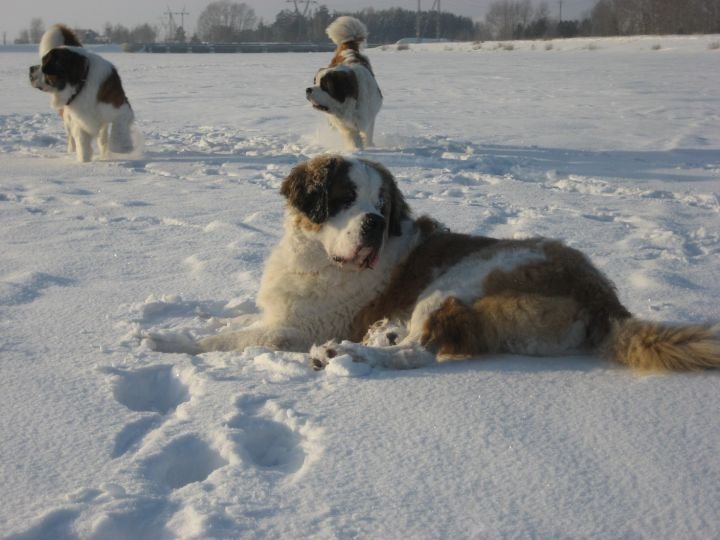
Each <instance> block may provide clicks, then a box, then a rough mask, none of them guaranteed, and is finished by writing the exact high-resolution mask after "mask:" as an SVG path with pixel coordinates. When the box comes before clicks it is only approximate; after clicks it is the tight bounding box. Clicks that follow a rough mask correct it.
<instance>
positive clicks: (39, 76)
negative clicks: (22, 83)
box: [29, 66, 43, 88]
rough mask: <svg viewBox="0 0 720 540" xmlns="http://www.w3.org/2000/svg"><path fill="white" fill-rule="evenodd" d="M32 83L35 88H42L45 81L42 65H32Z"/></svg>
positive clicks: (30, 74)
mask: <svg viewBox="0 0 720 540" xmlns="http://www.w3.org/2000/svg"><path fill="white" fill-rule="evenodd" d="M29 76H30V85H31V86H33V87H34V88H40V86H41V85H42V82H43V73H42V68H41V67H40V66H30V73H29Z"/></svg>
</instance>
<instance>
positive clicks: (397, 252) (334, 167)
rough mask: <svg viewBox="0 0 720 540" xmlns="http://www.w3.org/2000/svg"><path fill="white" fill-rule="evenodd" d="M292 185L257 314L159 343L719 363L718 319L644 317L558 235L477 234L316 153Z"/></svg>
mask: <svg viewBox="0 0 720 540" xmlns="http://www.w3.org/2000/svg"><path fill="white" fill-rule="evenodd" d="M281 191H282V194H283V195H284V196H285V197H286V199H287V208H286V214H285V232H284V235H283V237H282V239H281V240H280V243H279V244H278V245H277V246H276V247H275V248H274V249H273V251H272V253H271V255H270V258H269V259H268V261H267V263H266V266H265V270H264V273H263V277H262V281H261V283H260V290H259V293H258V306H259V307H260V309H261V316H260V320H259V321H257V322H255V323H254V324H253V325H251V326H249V327H247V328H246V329H244V330H241V331H239V332H228V333H220V334H218V335H215V336H210V337H206V338H204V339H202V340H200V341H199V342H197V343H191V344H188V343H181V342H174V341H173V340H171V339H168V338H163V337H162V336H150V339H149V345H150V346H151V347H154V348H155V349H156V350H161V351H166V352H189V353H202V352H208V351H229V350H242V349H243V348H245V347H248V346H251V345H261V346H266V347H270V348H274V349H281V350H288V351H308V350H310V349H311V357H312V359H313V360H312V361H313V365H314V367H315V368H316V369H322V368H323V367H324V366H325V365H326V364H327V363H328V362H329V361H330V359H331V358H333V357H335V356H338V355H344V354H347V355H350V357H351V358H352V359H354V360H355V361H361V362H368V363H370V364H373V365H379V366H384V367H394V368H404V367H417V366H421V365H424V364H427V363H430V362H432V361H434V360H435V359H436V358H437V359H438V360H441V361H442V360H455V359H462V358H469V357H475V356H479V355H482V354H493V353H516V354H527V355H560V354H566V353H570V352H599V353H601V354H602V355H603V356H605V357H607V358H610V359H613V360H616V361H618V362H620V363H622V364H625V365H627V366H630V367H633V368H638V369H670V370H683V369H698V368H705V367H720V327H717V326H716V327H705V326H670V325H663V324H658V323H652V322H646V321H641V320H638V319H636V318H634V317H633V316H632V315H631V314H630V313H629V312H628V310H627V309H626V308H625V307H624V306H623V305H622V304H621V303H620V301H619V300H618V298H617V295H616V293H615V289H614V287H613V285H612V283H611V282H610V281H608V280H607V279H606V278H605V277H604V276H603V275H602V273H601V272H600V271H599V270H598V269H597V268H595V267H594V266H593V265H592V263H591V262H590V261H589V259H588V258H587V257H585V255H583V254H582V253H580V252H579V251H577V250H575V249H572V248H569V247H567V246H565V245H563V244H562V243H561V242H558V241H556V240H549V239H544V238H534V239H527V240H499V239H495V238H486V237H481V236H469V235H465V234H458V233H453V232H450V231H448V230H447V229H445V228H444V227H443V226H441V225H440V224H438V223H437V222H436V221H434V220H432V219H430V218H427V217H421V218H419V219H413V217H412V216H411V213H410V209H409V208H408V206H407V204H406V203H405V200H404V199H403V197H402V194H401V193H400V191H399V190H398V188H397V185H396V183H395V180H394V178H393V176H392V175H391V174H390V172H388V170H387V169H385V168H384V167H383V166H382V165H380V164H378V163H374V162H371V161H366V160H364V159H348V158H344V157H341V156H335V155H328V156H321V157H317V158H314V159H312V160H310V161H307V162H304V163H301V164H300V165H298V166H296V167H295V168H294V169H293V170H292V172H291V173H290V174H289V176H288V177H287V178H286V179H285V180H284V182H283V184H282V188H281ZM343 340H352V341H343ZM360 340H364V344H359V343H355V342H357V341H360ZM318 343H324V345H319V346H318V345H315V344H318Z"/></svg>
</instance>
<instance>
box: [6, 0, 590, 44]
mask: <svg viewBox="0 0 720 540" xmlns="http://www.w3.org/2000/svg"><path fill="white" fill-rule="evenodd" d="M492 1H493V0H442V2H441V4H442V9H443V10H444V11H450V12H453V13H456V14H458V15H466V16H469V17H473V18H475V19H482V18H483V17H484V15H485V11H486V9H487V6H488V5H489V4H490V3H492ZM209 3H210V0H170V1H167V2H165V1H163V2H152V1H150V2H148V1H147V0H124V1H122V2H120V1H118V0H112V1H111V0H63V1H57V0H26V1H23V2H18V1H17V0H0V6H2V8H1V10H0V13H2V17H0V37H2V36H3V35H4V36H5V38H6V39H7V41H8V42H9V43H10V42H12V40H13V39H15V38H16V37H17V36H18V34H19V33H20V31H21V30H22V29H24V28H27V27H28V26H29V22H30V19H31V18H33V17H41V18H42V19H43V22H44V23H45V25H46V26H49V25H51V24H53V23H56V22H62V23H65V24H67V25H69V26H72V27H74V28H93V29H96V30H101V29H102V27H103V25H104V24H105V23H106V22H108V21H110V22H112V23H113V24H118V23H119V24H123V25H125V26H129V27H132V26H135V25H138V24H142V23H146V22H148V23H150V24H152V25H155V26H160V25H161V23H162V21H163V13H164V12H166V11H167V10H168V7H169V8H170V9H171V10H172V11H175V12H181V11H183V10H184V11H187V12H188V13H189V15H187V16H185V27H186V29H187V30H188V33H193V32H194V31H195V26H196V23H197V17H198V15H199V14H200V13H201V12H202V11H203V9H205V7H206V6H207V4H209ZM245 3H246V4H249V5H250V6H251V7H252V8H253V9H254V10H255V12H256V13H257V14H258V16H259V17H261V18H263V19H264V20H265V21H266V22H272V21H273V20H274V19H275V15H276V14H277V12H278V11H280V10H281V9H285V8H292V7H293V5H292V2H290V3H288V2H286V1H285V0H246V1H245ZM318 3H319V4H324V5H326V6H327V7H328V8H329V9H330V11H333V10H357V9H362V8H366V7H374V8H376V9H383V8H390V7H405V8H407V9H416V8H417V2H416V0H369V1H364V0H318ZM538 3H539V2H538ZM546 3H547V4H548V5H549V6H550V8H551V9H552V10H557V9H558V0H546ZM594 3H595V0H562V10H563V18H570V19H572V18H578V17H580V16H581V15H582V14H583V13H584V12H585V11H587V10H588V9H590V8H591V7H592V5H593V4H594ZM432 4H433V2H432V0H421V6H422V8H423V9H430V8H431V7H432ZM183 8H184V9H183Z"/></svg>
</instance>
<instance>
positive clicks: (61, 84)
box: [30, 47, 89, 92]
mask: <svg viewBox="0 0 720 540" xmlns="http://www.w3.org/2000/svg"><path fill="white" fill-rule="evenodd" d="M88 62H89V60H88V58H87V56H85V55H84V54H82V53H80V52H78V51H77V50H73V48H70V47H58V48H56V49H51V50H50V51H49V52H48V53H47V54H45V55H44V56H43V57H42V63H41V64H40V65H38V66H30V84H31V85H32V86H33V87H35V88H37V89H39V90H42V91H43V92H62V91H63V90H65V89H66V88H69V87H74V88H77V87H78V86H79V85H80V84H81V82H82V81H83V80H84V78H85V77H86V75H87V68H88Z"/></svg>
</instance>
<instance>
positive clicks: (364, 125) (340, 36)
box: [305, 16, 383, 150]
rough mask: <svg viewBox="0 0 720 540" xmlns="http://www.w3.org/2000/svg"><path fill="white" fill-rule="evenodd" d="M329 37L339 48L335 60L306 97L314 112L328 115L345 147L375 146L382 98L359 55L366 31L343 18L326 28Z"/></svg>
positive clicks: (319, 75) (354, 20) (318, 77)
mask: <svg viewBox="0 0 720 540" xmlns="http://www.w3.org/2000/svg"><path fill="white" fill-rule="evenodd" d="M327 34H328V36H330V39H331V40H332V41H333V43H335V44H336V45H337V49H336V50H335V56H334V57H333V59H332V61H331V62H330V65H329V66H328V67H327V68H325V69H321V70H320V71H318V72H317V74H316V75H315V80H314V83H313V86H311V87H309V88H307V89H306V90H305V95H306V97H307V99H308V101H309V102H310V103H311V104H312V106H313V107H314V108H315V109H317V110H319V111H322V112H325V113H327V114H328V119H329V121H330V124H331V125H332V126H333V127H334V128H335V129H337V130H338V131H339V132H340V134H341V136H342V138H343V141H344V143H345V146H347V147H348V148H349V149H352V150H354V149H362V148H366V147H368V146H372V144H373V132H374V130H375V117H376V116H377V114H378V112H379V111H380V107H382V101H383V96H382V92H380V87H379V86H378V84H377V81H376V80H375V75H374V74H373V70H372V67H370V61H369V60H368V58H367V56H365V55H364V54H362V53H361V52H360V47H361V46H362V44H363V43H365V41H366V40H367V36H368V31H367V28H366V27H365V25H364V24H363V23H362V22H361V21H359V20H358V19H355V18H354V17H348V16H343V17H338V18H337V19H336V20H335V21H334V22H333V23H332V24H331V25H330V26H328V27H327Z"/></svg>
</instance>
